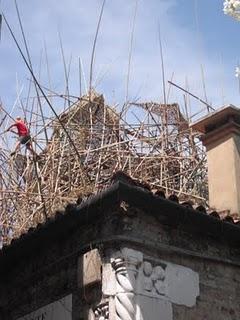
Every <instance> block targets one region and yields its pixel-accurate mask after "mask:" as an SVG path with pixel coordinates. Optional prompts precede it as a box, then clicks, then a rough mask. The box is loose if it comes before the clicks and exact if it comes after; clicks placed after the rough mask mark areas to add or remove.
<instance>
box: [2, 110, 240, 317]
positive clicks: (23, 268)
mask: <svg viewBox="0 0 240 320" xmlns="http://www.w3.org/2000/svg"><path fill="white" fill-rule="evenodd" d="M232 112H233V113H234V112H235V111H233V110H232V107H229V108H227V110H226V109H223V110H221V111H219V112H218V113H217V114H215V115H214V116H215V117H217V119H221V121H218V120H216V119H215V120H216V123H217V127H218V128H219V126H221V125H223V126H226V122H227V123H229V121H231V123H230V124H228V125H227V126H228V128H231V125H233V126H234V127H236V122H237V120H238V117H239V114H238V112H236V113H234V114H233V115H232ZM232 119H234V120H235V121H232ZM205 121H207V122H209V119H205V120H204V122H201V125H203V128H206V127H207V128H208V129H209V130H210V129H211V130H215V129H214V128H213V126H211V125H209V126H205V124H204V123H206V122H205ZM196 125H198V126H199V125H200V124H199V123H198V124H196ZM204 130H205V129H204ZM230 132H232V133H231V134H234V135H236V136H238V131H237V130H232V129H231V130H230V131H229V134H225V135H224V137H225V140H224V141H228V139H230V140H231V141H236V137H235V136H234V137H232V136H231V134H230ZM219 146H220V147H221V144H219ZM211 150H212V149H211ZM236 150H237V149H235V151H236ZM232 154H233V155H234V157H236V152H232ZM228 156H229V157H231V153H230V152H228ZM217 160H218V161H220V158H218V159H216V161H217ZM235 171H236V172H237V170H235ZM219 174H220V173H219ZM231 177H232V175H231ZM234 179H235V178H234ZM222 184H223V185H222V188H223V189H224V180H223V181H222ZM215 194H216V193H215ZM236 195H237V193H236ZM218 196H219V198H221V196H222V194H221V193H220V194H219V195H218ZM223 196H224V193H223ZM234 201H236V199H235V198H234ZM220 209H222V208H220ZM225 209H226V208H224V210H225ZM239 244H240V228H239V224H238V223H234V220H233V219H232V218H230V216H229V218H227V219H225V220H224V221H223V220H221V219H220V217H219V215H218V214H217V213H216V212H214V213H212V214H207V213H206V210H205V208H204V207H198V208H196V209H193V207H192V206H191V204H190V203H187V202H185V203H182V204H179V203H178V198H177V197H176V196H175V197H171V198H170V199H165V198H164V194H163V193H160V192H158V193H156V194H153V193H152V192H151V191H150V190H149V189H148V188H147V186H145V185H143V184H137V183H136V181H134V180H132V179H131V178H129V177H128V176H126V175H124V174H123V173H118V174H115V175H114V176H113V178H112V182H111V184H110V185H109V186H108V187H107V188H106V189H105V190H104V191H102V192H101V193H99V194H98V195H95V196H92V197H89V198H88V199H87V200H85V201H82V202H81V203H80V204H71V205H68V206H67V207H66V210H65V212H62V213H61V212H59V213H58V214H57V215H56V217H55V218H53V219H51V220H48V221H46V223H44V224H40V225H38V227H37V228H35V229H30V230H29V231H28V232H27V233H26V234H24V235H22V236H21V237H20V238H19V239H16V240H14V241H13V242H12V243H11V244H10V245H9V246H5V247H4V248H3V249H2V250H1V252H0V319H1V320H50V319H51V320H81V319H88V320H108V319H109V320H120V319H121V320H133V319H134V320H143V319H144V320H146V319H147V320H160V319H161V320H162V319H163V320H183V319H184V320H185V319H189V320H193V319H194V320H203V319H205V320H210V319H211V320H237V319H239V318H240V296H239V290H240V274H239V270H240V268H239V267H240V248H239Z"/></svg>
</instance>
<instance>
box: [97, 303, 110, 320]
mask: <svg viewBox="0 0 240 320" xmlns="http://www.w3.org/2000/svg"><path fill="white" fill-rule="evenodd" d="M94 316H95V320H108V319H109V305H108V302H105V303H102V304H100V305H98V306H97V307H96V308H95V310H94Z"/></svg>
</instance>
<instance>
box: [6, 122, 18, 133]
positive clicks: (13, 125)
mask: <svg viewBox="0 0 240 320" xmlns="http://www.w3.org/2000/svg"><path fill="white" fill-rule="evenodd" d="M13 127H16V123H13V124H12V125H11V126H10V127H8V128H7V130H6V132H7V131H12V130H11V129H12V128H13ZM12 132H14V131H12ZM14 133H16V132H14Z"/></svg>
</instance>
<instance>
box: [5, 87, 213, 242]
mask: <svg viewBox="0 0 240 320" xmlns="http://www.w3.org/2000/svg"><path fill="white" fill-rule="evenodd" d="M65 99H68V100H69V99H70V97H65ZM36 101H37V103H35V107H33V106H31V109H30V110H27V107H25V108H24V109H23V110H24V111H25V114H29V117H28V118H29V123H31V135H32V137H33V145H34V147H35V148H36V150H37V152H38V154H39V159H38V160H36V159H34V158H33V156H32V155H31V154H28V153H27V152H26V150H25V147H24V146H23V147H22V148H21V150H20V152H19V153H18V154H17V155H15V156H14V157H11V156H10V152H11V149H12V148H13V147H12V145H10V146H9V143H8V140H9V136H7V133H3V134H1V140H2V145H3V146H4V147H3V148H2V149H1V151H0V204H1V215H0V223H1V228H2V235H3V239H4V242H5V243H7V242H9V241H10V240H11V239H12V238H15V237H18V236H19V235H20V234H21V233H23V232H25V231H26V230H28V229H29V228H30V227H34V226H36V225H37V224H38V223H42V222H43V221H45V219H47V218H50V217H52V216H54V214H55V212H56V211H57V210H59V209H62V208H63V207H64V206H66V204H67V203H69V202H76V201H77V199H79V198H84V197H86V196H87V195H89V194H91V193H97V192H99V190H101V189H102V188H103V187H104V186H106V184H107V181H109V179H110V177H111V176H112V174H113V173H114V172H116V171H117V170H122V171H124V172H126V173H127V174H129V175H131V176H132V177H133V178H135V179H138V180H140V181H144V182H147V183H148V184H149V185H150V187H151V188H152V189H159V188H162V189H163V190H164V191H165V193H166V194H167V195H170V194H172V193H174V194H176V195H178V196H179V197H180V199H181V200H182V201H184V200H186V199H188V200H189V199H192V200H194V201H195V202H198V203H199V202H201V203H206V201H207V196H208V195H207V179H206V155H205V151H204V149H203V146H202V144H201V142H200V140H199V136H198V134H197V133H196V132H193V131H192V129H191V128H190V127H189V123H188V121H187V120H186V118H185V116H184V115H183V114H182V113H181V111H180V107H179V105H178V104H177V103H174V104H159V103H153V102H147V103H136V102H132V103H129V104H128V106H127V109H126V108H125V107H124V108H125V109H126V115H125V116H124V117H123V116H122V115H121V112H118V111H117V108H114V107H110V106H108V105H107V104H106V103H105V101H104V98H103V95H99V94H97V93H96V92H94V91H93V90H91V93H90V94H88V95H85V96H82V97H80V98H77V99H76V101H75V102H73V103H71V105H69V107H68V108H67V109H66V108H65V110H64V111H63V112H61V113H60V114H59V115H58V119H56V118H51V119H49V117H47V116H45V119H44V121H42V120H41V117H42V114H41V113H40V112H39V106H38V100H36ZM1 110H2V114H1V122H2V123H4V121H6V118H9V117H10V116H11V115H10V114H6V111H5V110H4V109H3V107H2V108H1ZM137 114H138V115H137ZM136 119H137V120H136ZM47 120H48V121H47ZM46 136H47V139H46ZM69 136H70V137H71V141H70V140H69V138H68V137H69ZM76 149H77V150H78V154H76Z"/></svg>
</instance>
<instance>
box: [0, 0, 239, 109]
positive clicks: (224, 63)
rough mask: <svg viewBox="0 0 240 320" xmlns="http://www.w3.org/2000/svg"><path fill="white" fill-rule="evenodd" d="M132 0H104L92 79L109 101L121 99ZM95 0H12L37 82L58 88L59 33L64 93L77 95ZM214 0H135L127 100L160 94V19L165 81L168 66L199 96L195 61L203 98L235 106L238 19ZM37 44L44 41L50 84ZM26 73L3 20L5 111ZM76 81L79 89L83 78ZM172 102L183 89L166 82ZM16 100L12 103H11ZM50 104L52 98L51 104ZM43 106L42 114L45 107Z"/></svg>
mask: <svg viewBox="0 0 240 320" xmlns="http://www.w3.org/2000/svg"><path fill="white" fill-rule="evenodd" d="M135 3H136V1H135V0H106V5H105V9H104V14H103V19H102V24H101V28H100V33H99V37H98V42H97V48H96V60H95V65H94V73H93V78H94V84H95V85H96V90H97V91H99V92H101V93H103V94H104V95H105V97H106V99H107V101H108V102H109V103H110V104H113V103H119V104H120V105H122V104H123V103H124V100H125V96H126V82H127V81H126V79H127V68H128V55H129V43H130V36H131V28H132V23H133V16H134V8H135ZM101 4H102V1H100V0H89V1H85V0H61V1H59V0H58V1H57V0H43V1H37V0H31V1H29V0H21V1H18V5H19V9H20V12H21V17H22V22H23V26H24V30H25V34H26V38H27V41H28V44H29V49H30V54H31V58H32V63H33V66H34V70H35V74H36V75H37V77H38V78H39V79H40V80H39V81H40V83H42V84H43V85H45V86H47V87H50V86H51V88H52V89H53V90H54V91H56V92H59V93H64V90H65V80H64V68H63V62H62V57H61V51H60V44H59V36H58V32H60V34H61V38H62V42H63V47H64V55H65V59H66V62H67V64H68V65H69V62H70V60H71V68H70V79H69V84H70V93H71V94H73V95H78V94H79V80H78V79H79V76H78V75H79V71H78V63H79V57H80V58H81V61H82V65H83V69H84V75H85V78H86V84H87V86H88V83H89V80H88V78H89V65H90V56H91V50H92V45H93V39H94V35H95V31H96V26H97V20H98V16H99V13H100V8H101ZM0 6H1V10H2V11H3V13H4V15H5V16H6V18H7V19H8V21H9V23H10V25H11V27H12V28H13V31H14V33H15V35H16V37H17V39H18V40H19V42H20V44H21V46H22V47H23V42H22V39H21V34H20V28H19V24H18V21H17V16H16V10H15V6H14V1H13V0H2V1H1V4H0ZM222 7H223V0H139V1H138V9H137V16H136V25H135V32H134V42H133V51H132V63H131V71H130V83H129V99H130V100H134V99H136V98H137V99H139V100H141V101H146V100H155V101H163V92H162V84H161V61H160V54H159V43H158V23H160V26H161V33H162V42H163V51H164V61H165V69H166V80H170V78H171V77H172V74H173V73H174V76H173V81H174V82H176V83H177V84H179V85H181V86H183V87H185V86H186V83H187V84H188V87H189V89H190V91H192V92H193V93H194V94H197V95H198V96H199V97H200V98H203V99H204V98H205V94H204V91H203V85H202V78H203V77H202V71H201V66H202V70H203V73H204V79H205V86H206V93H207V100H208V102H210V103H212V105H213V106H214V107H216V108H218V107H220V106H222V105H223V104H227V103H232V104H235V105H238V104H239V99H240V94H239V89H238V88H239V87H238V80H237V79H236V78H235V75H234V69H235V66H236V65H237V63H238V61H240V50H239V49H240V43H239V41H238V40H237V39H238V35H239V32H240V23H238V22H236V21H235V20H233V19H232V18H231V17H228V16H225V15H224V14H223V11H222ZM44 43H46V46H47V55H48V63H49V69H50V80H51V81H50V84H49V81H48V76H47V68H46V59H45V51H44ZM41 57H42V58H41ZM40 65H41V67H40ZM40 70H41V71H40ZM39 74H40V75H39ZM29 78H30V75H29V72H28V71H27V69H26V67H25V65H24V63H23V61H22V59H21V57H20V55H19V52H18V50H17V48H16V46H15V44H14V42H13V40H12V38H11V36H10V34H9V32H8V30H7V28H6V26H5V24H3V27H2V39H1V43H0V97H1V100H2V101H3V104H4V106H5V107H6V108H7V109H8V110H11V108H12V106H13V105H14V102H15V101H16V98H17V96H18V95H20V98H21V99H23V100H22V101H25V100H24V98H25V97H26V96H27V90H28V85H29ZM83 82H84V81H83ZM82 86H83V90H84V84H83V85H82ZM175 101H177V102H179V103H180V104H183V94H182V92H180V91H179V90H177V89H175V88H173V87H172V88H171V89H170V96H169V102H175ZM190 104H191V110H192V113H194V111H195V110H199V109H201V108H202V106H201V105H200V104H199V103H198V102H197V101H195V100H193V99H191V101H190ZM18 107H19V102H17V103H16V106H15V108H16V109H17V108H18ZM58 107H59V106H58V105H55V108H56V109H57V110H58ZM45 108H46V110H44V111H46V113H47V108H48V107H47V106H46V107H45Z"/></svg>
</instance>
